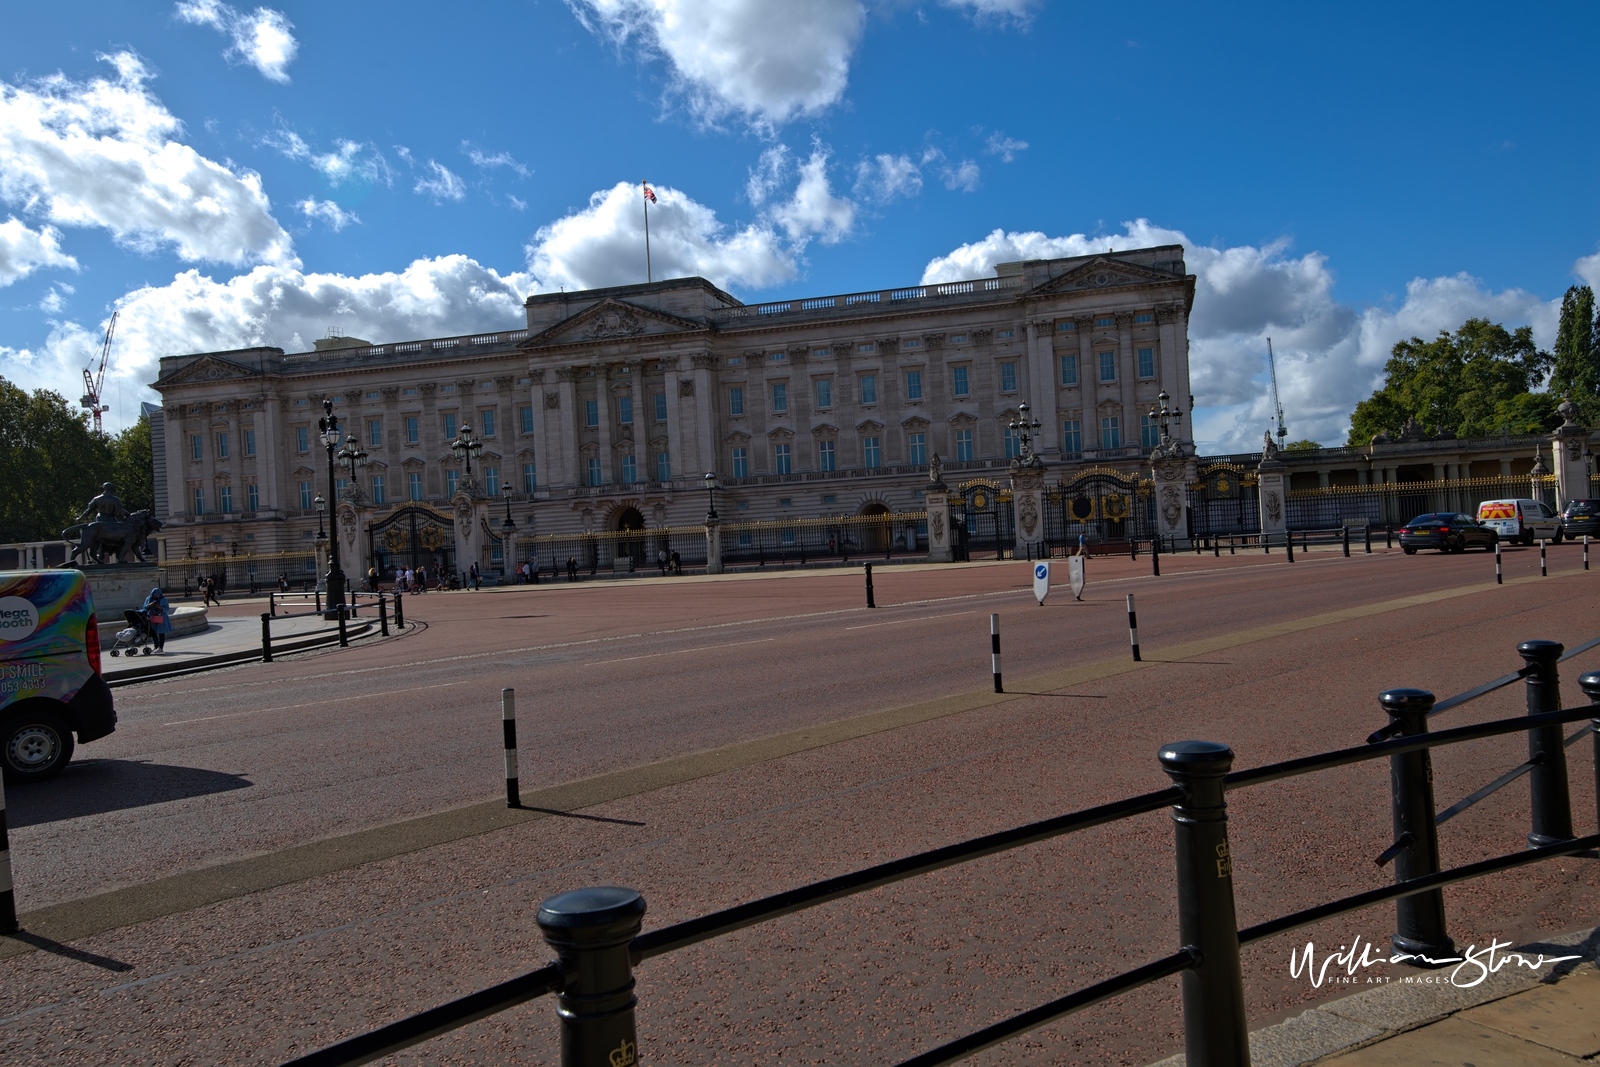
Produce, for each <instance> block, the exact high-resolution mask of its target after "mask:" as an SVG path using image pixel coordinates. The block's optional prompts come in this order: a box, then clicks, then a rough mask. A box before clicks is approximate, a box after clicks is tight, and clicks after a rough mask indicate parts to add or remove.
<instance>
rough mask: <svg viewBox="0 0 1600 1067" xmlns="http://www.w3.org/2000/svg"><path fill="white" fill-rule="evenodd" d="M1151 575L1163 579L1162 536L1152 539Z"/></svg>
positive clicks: (1158, 535)
mask: <svg viewBox="0 0 1600 1067" xmlns="http://www.w3.org/2000/svg"><path fill="white" fill-rule="evenodd" d="M1150 573H1151V574H1153V575H1155V576H1156V577H1157V578H1159V577H1161V535H1160V534H1157V535H1156V536H1155V537H1152V538H1150Z"/></svg>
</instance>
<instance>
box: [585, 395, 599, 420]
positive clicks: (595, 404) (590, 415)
mask: <svg viewBox="0 0 1600 1067" xmlns="http://www.w3.org/2000/svg"><path fill="white" fill-rule="evenodd" d="M583 424H584V425H585V426H599V425H600V401H598V400H585V401H584V402H583Z"/></svg>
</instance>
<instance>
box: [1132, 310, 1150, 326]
mask: <svg viewBox="0 0 1600 1067" xmlns="http://www.w3.org/2000/svg"><path fill="white" fill-rule="evenodd" d="M1155 320H1156V317H1155V316H1154V315H1152V314H1150V313H1149V312H1148V311H1146V312H1143V313H1141V314H1138V315H1135V316H1134V317H1133V321H1134V322H1136V323H1139V322H1154V321H1155Z"/></svg>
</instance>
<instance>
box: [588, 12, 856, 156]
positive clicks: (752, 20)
mask: <svg viewBox="0 0 1600 1067" xmlns="http://www.w3.org/2000/svg"><path fill="white" fill-rule="evenodd" d="M568 2H569V4H570V6H571V7H572V10H573V13H574V14H576V15H577V16H578V18H579V20H580V21H582V22H583V24H584V25H585V26H586V27H588V28H589V29H590V30H591V31H592V32H596V33H601V34H603V35H605V36H606V37H609V38H610V39H611V40H612V41H614V42H615V43H616V44H617V45H619V46H621V45H624V44H626V43H628V42H629V41H630V40H637V41H638V43H639V45H640V47H641V48H642V49H643V50H644V51H645V52H647V53H651V54H660V55H662V56H664V57H665V58H666V60H667V61H668V62H669V63H670V64H671V66H672V70H673V81H674V88H675V89H676V91H678V92H679V93H681V94H682V95H683V96H684V98H685V99H686V100H687V102H688V104H689V107H690V109H691V110H692V111H693V112H694V114H695V115H696V116H697V117H698V118H699V119H701V120H702V121H705V122H715V121H717V120H719V119H721V118H723V117H725V116H727V115H738V116H741V117H743V118H744V119H745V120H746V121H748V122H750V123H751V124H753V125H756V126H758V127H762V128H766V129H772V128H774V127H776V126H779V125H782V124H783V123H785V122H788V121H789V120H790V119H793V118H795V117H798V116H804V115H814V114H817V113H818V112H820V111H822V110H824V109H826V108H827V107H829V106H830V105H832V104H834V103H835V102H837V101H838V100H839V98H840V97H841V96H843V95H844V90H845V84H846V82H847V81H848V80H849V75H850V59H851V56H852V55H854V53H855V50H856V46H857V45H858V44H860V41H861V34H862V29H863V27H864V26H865V23H866V7H865V5H864V4H863V3H861V0H786V2H784V3H781V4H774V3H771V2H769V0H568Z"/></svg>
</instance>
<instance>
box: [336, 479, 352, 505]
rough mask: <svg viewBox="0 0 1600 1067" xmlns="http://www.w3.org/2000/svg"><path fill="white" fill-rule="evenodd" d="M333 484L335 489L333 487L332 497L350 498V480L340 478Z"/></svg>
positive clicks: (338, 498) (337, 498)
mask: <svg viewBox="0 0 1600 1067" xmlns="http://www.w3.org/2000/svg"><path fill="white" fill-rule="evenodd" d="M334 484H335V489H334V493H333V498H334V499H335V500H349V499H350V482H349V481H348V480H347V479H344V478H340V479H339V480H338V481H337V482H336V483H334Z"/></svg>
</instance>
